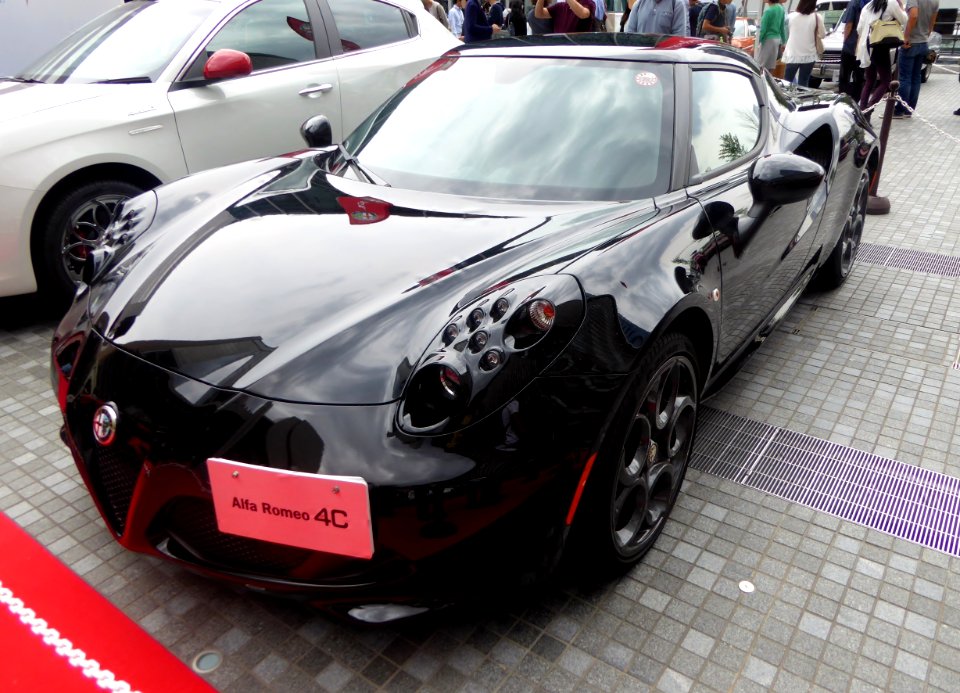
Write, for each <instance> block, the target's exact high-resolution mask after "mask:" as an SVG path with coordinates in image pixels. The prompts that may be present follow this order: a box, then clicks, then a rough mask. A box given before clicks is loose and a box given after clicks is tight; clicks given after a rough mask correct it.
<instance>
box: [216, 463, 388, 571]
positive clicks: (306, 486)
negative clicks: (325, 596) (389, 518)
mask: <svg viewBox="0 0 960 693" xmlns="http://www.w3.org/2000/svg"><path fill="white" fill-rule="evenodd" d="M207 471H208V472H209V474H210V486H211V489H212V491H213V507H214V511H215V513H216V516H217V526H218V527H219V528H220V531H221V532H226V533H227V534H236V535H239V536H241V537H249V538H251V539H262V540H264V541H272V542H274V543H277V544H286V545H287V546H298V547H300V548H304V549H313V550H315V551H324V552H327V553H335V554H339V555H342V556H355V557H357V558H370V557H371V556H373V529H372V526H371V521H370V494H369V492H368V489H367V482H366V481H364V480H363V479H362V478H360V477H353V476H323V475H319V474H306V473H304V472H291V471H286V470H282V469H271V468H269V467H258V466H256V465H250V464H244V463H242V462H233V461H230V460H224V459H219V458H214V457H211V458H210V459H208V460H207Z"/></svg>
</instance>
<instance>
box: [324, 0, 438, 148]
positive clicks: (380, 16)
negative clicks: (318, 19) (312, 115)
mask: <svg viewBox="0 0 960 693" xmlns="http://www.w3.org/2000/svg"><path fill="white" fill-rule="evenodd" d="M321 3H322V4H321V9H322V11H323V12H324V18H325V19H327V21H326V22H325V25H326V27H327V29H328V32H329V40H330V46H331V48H332V51H333V54H334V62H335V63H336V66H337V75H338V77H339V79H340V105H341V108H342V113H343V124H344V129H343V136H344V137H346V136H347V135H349V134H350V132H352V131H353V129H354V128H355V127H356V126H357V125H359V124H360V122H361V121H362V120H363V119H364V118H366V117H367V116H368V115H369V114H370V113H372V112H373V110H374V109H375V108H376V107H378V106H379V105H380V104H381V103H383V102H384V101H386V99H387V98H388V97H389V96H390V95H391V94H393V92H395V91H396V90H397V89H399V88H400V87H402V86H403V85H405V84H406V83H407V82H408V81H409V80H410V78H411V77H413V76H414V75H416V74H417V73H418V72H420V70H422V69H423V68H425V67H426V66H427V65H429V64H430V63H432V62H433V61H434V60H435V59H436V58H437V57H439V55H440V53H442V52H443V50H445V49H446V48H447V47H449V46H451V45H455V40H454V39H453V36H452V35H450V32H449V31H447V30H446V29H443V27H442V26H441V25H440V24H439V23H438V22H435V20H434V19H433V18H432V17H427V18H426V19H425V20H424V21H433V22H435V23H436V27H433V26H431V27H429V29H436V30H442V31H443V32H445V34H444V35H445V37H446V38H447V39H448V40H449V43H445V42H441V41H437V40H435V39H434V37H433V34H434V33H439V32H438V31H430V30H429V29H427V27H423V29H424V30H426V31H423V34H424V35H423V36H421V35H420V34H421V29H420V27H418V20H417V17H416V16H414V14H413V13H411V12H410V11H408V10H406V9H404V8H402V7H399V6H397V5H394V4H392V3H390V2H386V1H384V0H321ZM334 135H335V136H336V133H334Z"/></svg>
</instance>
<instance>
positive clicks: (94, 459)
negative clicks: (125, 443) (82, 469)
mask: <svg viewBox="0 0 960 693" xmlns="http://www.w3.org/2000/svg"><path fill="white" fill-rule="evenodd" d="M91 449H92V454H91V456H90V467H89V472H90V479H91V481H92V482H93V485H94V487H95V488H96V490H97V497H98V498H99V499H100V502H101V504H102V505H103V511H104V513H105V514H106V516H107V521H108V522H109V523H110V526H111V528H112V529H113V531H114V532H116V533H117V534H118V535H120V534H123V530H124V527H125V526H126V522H127V511H128V510H130V501H131V499H132V498H133V490H134V488H135V487H136V485H137V477H138V476H139V474H140V461H139V459H138V458H137V457H136V455H134V454H133V452H132V451H131V450H125V449H124V448H122V447H113V446H111V447H103V446H102V445H97V444H96V443H94V444H93V445H92V446H91ZM124 452H126V453H127V454H124Z"/></svg>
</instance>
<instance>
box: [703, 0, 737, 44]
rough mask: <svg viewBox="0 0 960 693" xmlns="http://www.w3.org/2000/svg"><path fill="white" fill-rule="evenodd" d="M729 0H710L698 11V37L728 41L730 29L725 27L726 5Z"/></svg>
mask: <svg viewBox="0 0 960 693" xmlns="http://www.w3.org/2000/svg"><path fill="white" fill-rule="evenodd" d="M728 4H730V0H710V2H708V3H707V6H706V7H704V8H703V10H701V11H700V18H699V19H698V20H697V22H698V24H699V27H698V29H699V31H698V32H697V33H698V34H699V36H700V37H702V38H705V39H712V40H714V41H729V40H730V30H729V29H728V28H727V10H726V7H727V5H728Z"/></svg>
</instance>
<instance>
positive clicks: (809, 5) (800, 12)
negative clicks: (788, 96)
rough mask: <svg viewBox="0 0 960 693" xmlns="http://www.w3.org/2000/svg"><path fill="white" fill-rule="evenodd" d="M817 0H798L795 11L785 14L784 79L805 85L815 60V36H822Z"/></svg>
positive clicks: (822, 30) (822, 29)
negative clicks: (785, 67) (785, 66)
mask: <svg viewBox="0 0 960 693" xmlns="http://www.w3.org/2000/svg"><path fill="white" fill-rule="evenodd" d="M816 9H817V0H800V2H798V3H797V11H796V12H791V13H790V14H789V15H788V16H787V45H786V46H785V47H784V49H783V62H785V63H786V64H787V69H786V71H785V72H784V75H783V77H784V79H786V80H787V81H788V82H794V81H796V83H797V84H799V85H800V86H801V87H805V86H807V84H808V83H809V81H810V73H811V72H812V71H813V64H814V63H815V62H816V61H817V57H818V56H817V42H816V37H817V36H819V37H820V38H823V35H824V33H825V32H824V28H823V22H822V21H821V20H820V16H819V15H818V14H817V12H816Z"/></svg>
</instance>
